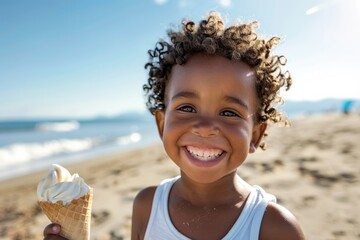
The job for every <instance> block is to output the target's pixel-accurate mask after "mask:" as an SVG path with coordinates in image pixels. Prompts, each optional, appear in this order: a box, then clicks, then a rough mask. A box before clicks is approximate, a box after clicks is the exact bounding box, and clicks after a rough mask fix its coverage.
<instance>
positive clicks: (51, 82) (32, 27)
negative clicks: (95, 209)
mask: <svg viewBox="0 0 360 240" xmlns="http://www.w3.org/2000/svg"><path fill="white" fill-rule="evenodd" d="M211 10H217V11H219V12H221V14H222V15H223V16H224V17H225V19H227V22H228V23H229V24H230V23H232V22H235V21H251V20H258V21H259V22H260V28H259V30H258V32H259V33H260V34H262V35H264V36H265V37H271V36H272V35H278V36H280V37H281V38H282V43H281V44H280V45H279V46H278V47H277V48H276V52H277V53H279V54H284V55H286V56H287V58H288V65H287V69H288V70H289V71H290V72H291V73H292V76H293V79H294V85H293V87H292V89H291V91H289V92H288V93H286V94H285V97H286V99H293V100H314V99H322V98H329V97H334V98H360V94H359V93H358V90H357V87H356V86H358V85H356V81H359V80H360V79H359V74H358V73H357V70H356V69H358V68H359V66H360V60H359V56H358V55H359V53H360V47H359V42H360V28H359V27H358V26H359V25H360V0H294V1H289V0H246V1H245V0H222V1H221V0H197V1H195V0H193V1H191V0H122V1H120V0H117V1H116V0H101V1H100V0H98V1H95V0H76V1H70V0H53V1H49V0H32V1H28V0H1V1H0V102H1V104H0V120H1V119H17V118H32V117H34V118H37V117H74V118H75V117H91V116H97V115H105V116H111V115H115V114H118V113H121V112H124V111H131V110H136V111H137V110H144V109H145V107H144V98H143V95H142V85H143V84H144V83H145V81H146V72H145V70H144V64H145V62H146V60H147V54H146V52H147V50H148V49H150V48H152V47H153V46H154V44H155V42H156V41H157V40H158V39H159V38H161V37H165V33H166V30H167V29H168V28H169V27H170V26H171V25H175V26H177V25H179V23H180V21H181V19H183V18H184V17H188V18H192V19H194V20H195V21H198V20H199V19H201V18H202V17H203V16H204V15H206V13H208V12H209V11H211Z"/></svg>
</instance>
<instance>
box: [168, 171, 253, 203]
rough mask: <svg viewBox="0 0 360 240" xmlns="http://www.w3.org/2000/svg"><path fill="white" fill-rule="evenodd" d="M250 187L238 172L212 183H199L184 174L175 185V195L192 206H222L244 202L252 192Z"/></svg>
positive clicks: (182, 173)
mask: <svg viewBox="0 0 360 240" xmlns="http://www.w3.org/2000/svg"><path fill="white" fill-rule="evenodd" d="M250 188H251V187H250V185H249V184H247V183H246V182H245V181H244V180H242V179H241V178H240V177H239V176H238V175H237V174H236V171H235V172H232V173H230V174H228V175H226V176H224V177H223V178H221V179H219V180H217V181H215V182H212V183H198V182H194V181H193V180H192V179H190V178H189V177H188V176H187V175H186V174H185V173H184V172H181V178H180V179H179V181H178V182H177V183H176V184H175V185H174V188H173V190H172V191H173V194H174V196H176V197H179V198H182V199H183V200H184V201H186V202H189V203H190V204H192V205H198V206H209V207H214V206H220V205H224V204H229V203H230V202H232V203H233V204H235V205H236V204H237V203H239V202H243V201H244V199H246V197H247V195H248V194H249V192H250Z"/></svg>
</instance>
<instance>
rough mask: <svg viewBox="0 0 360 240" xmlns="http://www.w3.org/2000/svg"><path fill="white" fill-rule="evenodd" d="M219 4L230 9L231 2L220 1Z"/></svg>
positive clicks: (226, 0)
mask: <svg viewBox="0 0 360 240" xmlns="http://www.w3.org/2000/svg"><path fill="white" fill-rule="evenodd" d="M218 2H219V4H220V5H221V6H223V7H230V5H231V0H218Z"/></svg>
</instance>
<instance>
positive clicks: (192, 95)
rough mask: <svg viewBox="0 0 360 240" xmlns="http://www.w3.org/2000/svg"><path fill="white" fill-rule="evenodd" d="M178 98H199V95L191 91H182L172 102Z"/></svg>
mask: <svg viewBox="0 0 360 240" xmlns="http://www.w3.org/2000/svg"><path fill="white" fill-rule="evenodd" d="M177 98H199V95H198V94H196V93H195V92H189V91H182V92H178V93H176V94H175V95H174V96H173V97H172V98H171V100H174V99H177Z"/></svg>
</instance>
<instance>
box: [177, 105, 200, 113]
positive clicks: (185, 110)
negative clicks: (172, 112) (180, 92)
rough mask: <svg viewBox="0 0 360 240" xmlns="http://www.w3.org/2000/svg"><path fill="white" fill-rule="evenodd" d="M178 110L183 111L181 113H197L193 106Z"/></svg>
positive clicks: (182, 107)
mask: <svg viewBox="0 0 360 240" xmlns="http://www.w3.org/2000/svg"><path fill="white" fill-rule="evenodd" d="M176 110H178V111H181V112H189V113H195V112H196V111H195V109H194V108H193V107H191V106H181V107H179V108H177V109H176Z"/></svg>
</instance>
